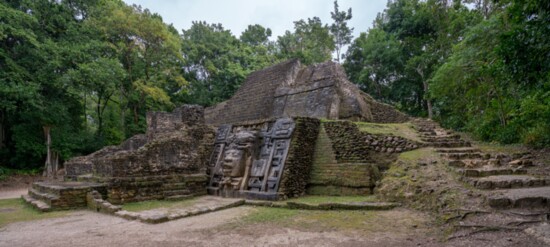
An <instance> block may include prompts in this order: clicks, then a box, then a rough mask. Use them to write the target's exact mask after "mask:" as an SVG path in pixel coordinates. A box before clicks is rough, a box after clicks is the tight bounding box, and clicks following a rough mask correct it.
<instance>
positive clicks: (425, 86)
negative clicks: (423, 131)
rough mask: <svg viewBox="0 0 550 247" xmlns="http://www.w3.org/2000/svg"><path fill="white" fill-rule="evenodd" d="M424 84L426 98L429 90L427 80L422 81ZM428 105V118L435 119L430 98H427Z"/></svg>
mask: <svg viewBox="0 0 550 247" xmlns="http://www.w3.org/2000/svg"><path fill="white" fill-rule="evenodd" d="M422 84H424V96H426V94H427V93H428V89H429V86H428V82H427V81H425V80H422ZM426 105H427V106H428V118H429V119H432V118H433V110H432V102H431V101H430V99H428V98H426Z"/></svg>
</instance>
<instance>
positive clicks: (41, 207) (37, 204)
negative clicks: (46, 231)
mask: <svg viewBox="0 0 550 247" xmlns="http://www.w3.org/2000/svg"><path fill="white" fill-rule="evenodd" d="M21 198H22V199H23V201H25V202H26V203H27V204H29V205H30V206H32V207H33V208H35V209H37V210H38V211H40V212H48V211H51V207H50V205H48V204H47V203H45V202H43V201H40V200H38V199H35V198H32V197H31V196H29V195H22V196H21Z"/></svg>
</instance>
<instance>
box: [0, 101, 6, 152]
mask: <svg viewBox="0 0 550 247" xmlns="http://www.w3.org/2000/svg"><path fill="white" fill-rule="evenodd" d="M4 129H5V127H4V111H3V110H0V148H3V147H5V146H6V144H5V140H6V135H5V134H6V131H5V130H4Z"/></svg>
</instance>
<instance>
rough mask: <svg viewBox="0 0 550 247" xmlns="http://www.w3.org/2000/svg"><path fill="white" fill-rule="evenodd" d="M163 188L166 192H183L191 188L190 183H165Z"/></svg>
mask: <svg viewBox="0 0 550 247" xmlns="http://www.w3.org/2000/svg"><path fill="white" fill-rule="evenodd" d="M162 188H163V189H165V190H181V189H185V188H189V183H164V184H163V185H162Z"/></svg>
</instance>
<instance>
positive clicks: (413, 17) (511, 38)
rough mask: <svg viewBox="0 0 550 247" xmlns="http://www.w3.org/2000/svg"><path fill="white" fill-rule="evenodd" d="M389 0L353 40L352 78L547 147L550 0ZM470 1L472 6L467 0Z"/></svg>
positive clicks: (474, 126)
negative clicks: (497, 0)
mask: <svg viewBox="0 0 550 247" xmlns="http://www.w3.org/2000/svg"><path fill="white" fill-rule="evenodd" d="M464 2H465V3H474V4H473V6H474V8H473V9H469V8H466V7H465V6H463V4H462V1H453V3H452V4H447V3H445V2H441V1H435V0H429V1H418V0H398V1H389V2H388V7H387V9H386V10H384V12H383V13H380V14H379V15H378V18H377V19H376V20H375V22H374V25H373V27H372V28H371V29H369V30H368V32H367V33H362V34H361V36H360V37H358V38H357V39H355V40H354V41H353V43H352V45H351V46H350V48H349V50H348V54H347V58H346V61H345V63H344V67H345V69H346V71H347V72H348V75H349V77H350V79H351V80H352V81H354V82H356V83H358V84H359V86H360V88H361V89H363V90H364V91H366V92H368V93H370V94H372V95H373V96H374V97H375V98H377V99H379V100H383V101H386V102H388V103H393V104H395V105H396V106H397V107H398V108H400V109H401V110H404V111H406V112H408V113H410V114H413V115H420V116H424V115H426V114H427V115H432V114H430V113H433V115H434V117H435V118H436V119H437V120H439V121H441V123H442V124H443V125H444V126H446V127H452V128H455V129H459V130H465V131H468V132H471V133H473V135H474V137H477V138H479V139H481V140H486V141H498V142H501V143H518V142H522V143H525V144H529V145H532V146H536V147H545V146H548V143H549V141H548V140H549V139H550V136H549V135H548V133H549V132H550V130H549V129H550V125H549V124H548V119H549V118H548V108H549V107H550V103H549V102H548V94H547V92H548V91H549V89H548V78H549V75H550V67H549V66H550V65H549V64H550V56H549V54H550V41H549V40H550V37H549V36H548V35H549V33H550V26H548V25H547V24H548V22H549V21H550V4H549V3H548V2H547V1H540V0H530V1H529V0H511V1H503V2H494V1H464ZM470 6H472V5H470Z"/></svg>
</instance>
